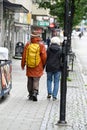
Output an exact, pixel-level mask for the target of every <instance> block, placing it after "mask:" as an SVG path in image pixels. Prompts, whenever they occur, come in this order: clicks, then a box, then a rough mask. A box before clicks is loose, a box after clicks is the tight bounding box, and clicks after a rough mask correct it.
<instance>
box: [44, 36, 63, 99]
mask: <svg viewBox="0 0 87 130" xmlns="http://www.w3.org/2000/svg"><path fill="white" fill-rule="evenodd" d="M61 59H62V48H61V46H60V39H59V38H58V37H56V36H54V37H53V38H52V39H51V45H50V46H49V48H48V49H47V61H46V72H47V93H48V96H47V98H51V96H52V98H53V100H56V99H57V94H58V89H59V80H60V75H61V72H60V68H61V67H60V66H61ZM52 82H54V84H53V85H54V87H53V89H52Z"/></svg>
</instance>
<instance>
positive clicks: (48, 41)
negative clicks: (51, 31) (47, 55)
mask: <svg viewBox="0 0 87 130" xmlns="http://www.w3.org/2000/svg"><path fill="white" fill-rule="evenodd" d="M46 43H47V46H48V47H49V46H50V38H49V37H48V38H47V40H46Z"/></svg>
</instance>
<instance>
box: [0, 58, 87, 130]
mask: <svg viewBox="0 0 87 130" xmlns="http://www.w3.org/2000/svg"><path fill="white" fill-rule="evenodd" d="M12 62H13V74H12V77H13V83H12V90H11V92H10V95H9V96H7V97H6V98H5V99H4V100H3V101H2V100H1V101H0V130H19V129H20V130H87V94H86V93H87V87H86V86H85V84H84V81H83V79H82V75H81V73H80V69H79V66H78V63H77V62H75V63H74V71H73V72H70V73H69V77H70V78H71V81H70V82H69V81H68V82H67V98H66V99H67V101H66V121H67V124H66V125H59V124H58V120H59V113H60V110H59V109H60V91H59V94H58V100H57V101H53V100H52V99H51V100H47V98H46V97H47V90H46V73H45V72H44V75H43V76H42V78H41V80H40V90H39V95H38V102H33V101H29V100H28V99H27V95H28V93H27V88H26V83H27V78H26V76H25V71H22V70H21V67H20V60H15V59H13V61H12Z"/></svg>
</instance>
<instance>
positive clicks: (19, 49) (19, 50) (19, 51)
mask: <svg viewBox="0 0 87 130" xmlns="http://www.w3.org/2000/svg"><path fill="white" fill-rule="evenodd" d="M23 49H24V44H23V42H18V43H17V44H16V47H15V58H21V57H22V53H23Z"/></svg>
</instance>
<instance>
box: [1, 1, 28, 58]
mask: <svg viewBox="0 0 87 130" xmlns="http://www.w3.org/2000/svg"><path fill="white" fill-rule="evenodd" d="M28 12H29V11H28V10H27V9H26V8H25V7H24V6H23V5H21V4H15V3H11V2H10V1H8V0H1V2H0V46H2V47H6V48H8V50H9V56H12V55H13V53H14V48H15V42H16V41H15V39H17V38H16V37H15V36H17V35H16V34H15V14H20V13H24V14H27V13H28ZM22 33H23V32H22ZM17 37H18V36H17Z"/></svg>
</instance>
